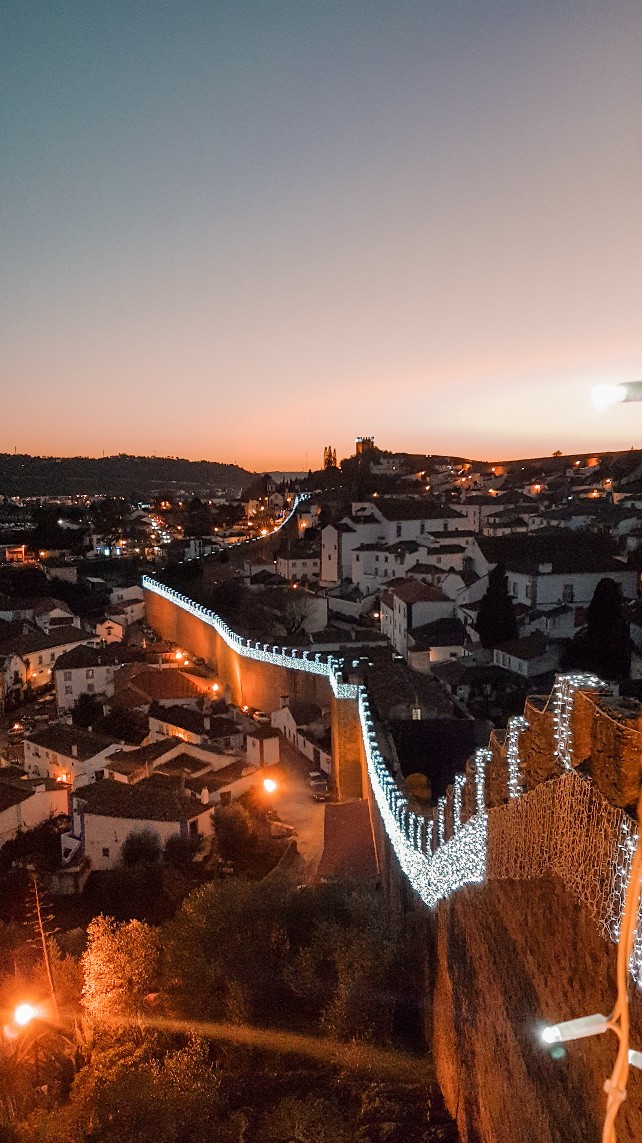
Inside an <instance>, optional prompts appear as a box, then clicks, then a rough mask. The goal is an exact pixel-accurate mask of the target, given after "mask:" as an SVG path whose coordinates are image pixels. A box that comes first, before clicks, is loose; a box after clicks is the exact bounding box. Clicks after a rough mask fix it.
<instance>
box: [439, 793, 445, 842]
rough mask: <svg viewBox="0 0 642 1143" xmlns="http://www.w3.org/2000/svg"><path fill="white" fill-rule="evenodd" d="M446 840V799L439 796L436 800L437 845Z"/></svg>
mask: <svg viewBox="0 0 642 1143" xmlns="http://www.w3.org/2000/svg"><path fill="white" fill-rule="evenodd" d="M445 840H446V799H445V798H444V797H441V798H440V799H439V801H438V802H437V845H443V844H444V842H445Z"/></svg>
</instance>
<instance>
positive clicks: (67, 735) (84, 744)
mask: <svg viewBox="0 0 642 1143" xmlns="http://www.w3.org/2000/svg"><path fill="white" fill-rule="evenodd" d="M117 747H118V744H117V743H116V742H115V741H114V739H113V738H107V737H105V735H102V734H94V733H93V732H92V731H90V730H81V729H80V728H79V727H77V726H71V725H69V724H68V723H66V722H54V723H50V724H49V726H46V727H44V728H43V729H42V730H37V731H35V732H34V733H33V734H30V735H29V737H28V738H25V741H24V752H25V760H24V767H25V770H26V771H27V773H28V774H29V776H30V777H35V776H37V777H40V778H53V779H54V780H55V781H57V782H67V783H69V784H70V785H71V786H72V788H75V786H76V785H82V784H84V783H86V782H93V781H94V779H95V777H96V774H100V773H101V772H102V771H103V770H104V769H105V766H106V765H107V761H108V758H109V755H110V754H111V753H112V752H113V751H114V750H115V749H117Z"/></svg>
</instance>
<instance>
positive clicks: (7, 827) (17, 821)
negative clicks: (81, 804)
mask: <svg viewBox="0 0 642 1143" xmlns="http://www.w3.org/2000/svg"><path fill="white" fill-rule="evenodd" d="M7 771H13V767H8V768H7ZM7 771H3V770H0V846H3V845H4V844H5V842H6V841H10V840H11V838H13V837H15V836H16V834H17V833H19V832H20V831H21V830H26V829H34V828H35V826H38V825H42V823H43V822H46V821H48V819H49V818H55V817H58V816H59V815H63V814H66V813H67V812H68V801H69V791H68V787H67V786H64V785H62V784H61V783H60V782H52V781H40V780H37V781H29V780H25V779H24V778H19V777H16V778H14V779H11V778H9V777H8V776H7V777H5V773H7Z"/></svg>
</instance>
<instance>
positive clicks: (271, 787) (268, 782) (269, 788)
mask: <svg viewBox="0 0 642 1143" xmlns="http://www.w3.org/2000/svg"><path fill="white" fill-rule="evenodd" d="M263 789H264V790H265V792H266V794H273V793H274V792H275V790H277V789H278V786H277V783H276V782H275V781H274V778H264V779H263Z"/></svg>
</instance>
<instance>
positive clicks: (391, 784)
mask: <svg viewBox="0 0 642 1143" xmlns="http://www.w3.org/2000/svg"><path fill="white" fill-rule="evenodd" d="M358 700H359V717H360V721H361V731H362V736H363V743H364V747H365V754H366V763H367V767H368V776H369V778H370V787H371V790H372V793H373V796H374V800H375V803H376V805H377V809H378V811H379V814H380V817H381V820H382V822H383V825H384V829H385V831H386V834H387V836H388V839H389V841H390V844H391V845H392V848H393V850H394V853H395V855H396V857H397V860H398V862H399V865H400V866H401V869H402V871H403V873H404V874H405V876H406V877H407V878H408V880H409V881H410V884H411V885H412V887H413V889H414V890H415V892H416V893H417V894H418V895H419V897H420V898H421V900H422V901H424V902H425V904H426V905H428V906H429V907H430V908H433V907H434V906H435V905H436V904H437V902H438V901H441V900H442V899H443V898H445V897H449V896H450V895H451V894H452V893H454V892H455V891H456V890H457V889H460V888H461V887H462V886H463V885H470V884H475V883H477V884H479V883H480V882H483V881H484V880H485V877H486V853H487V820H486V815H485V814H477V815H476V816H475V817H473V818H471V819H470V820H469V821H467V822H466V824H465V825H464V826H462V827H461V829H459V831H458V832H457V834H456V835H454V836H453V837H452V838H450V840H449V841H443V836H444V835H445V799H440V808H439V810H438V817H439V818H441V823H442V824H441V825H439V821H438V834H439V832H441V833H442V841H441V842H440V841H439V837H438V845H437V848H436V850H435V851H434V853H433V852H432V844H433V834H434V822H433V821H432V820H431V819H430V818H426V817H425V816H424V815H417V814H416V813H415V812H414V811H413V810H410V808H409V806H408V801H407V799H406V797H405V795H403V794H402V793H401V790H400V788H399V786H398V785H397V783H396V782H395V780H394V778H393V776H392V774H391V772H390V770H389V769H388V766H387V765H386V763H385V761H384V759H383V756H382V754H381V751H380V749H379V744H378V741H377V736H376V731H375V726H374V722H373V719H372V715H371V712H370V703H369V699H368V694H367V691H366V689H365V687H360V688H359V696H358ZM483 753H484V754H487V753H488V752H487V751H484V752H483ZM460 777H461V782H460V790H461V789H463V786H464V783H465V779H464V776H463V775H461V776H460ZM417 818H419V819H420V820H419V823H418V822H417Z"/></svg>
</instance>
